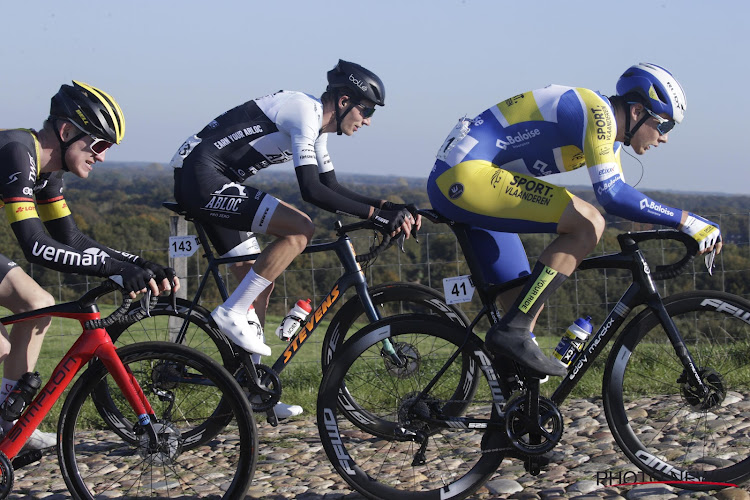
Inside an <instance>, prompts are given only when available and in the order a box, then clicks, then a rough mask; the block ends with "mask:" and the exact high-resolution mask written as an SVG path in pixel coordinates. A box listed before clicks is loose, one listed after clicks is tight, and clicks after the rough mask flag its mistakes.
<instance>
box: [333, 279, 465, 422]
mask: <svg viewBox="0 0 750 500" xmlns="http://www.w3.org/2000/svg"><path fill="white" fill-rule="evenodd" d="M369 293H370V296H371V297H372V300H373V303H374V304H375V305H376V306H377V305H379V304H384V303H389V302H410V303H414V304H418V305H419V306H420V307H423V308H426V309H427V310H429V311H431V312H432V313H434V314H435V316H436V317H441V318H445V319H447V320H449V321H451V322H453V323H455V324H457V325H459V326H462V327H464V328H466V327H468V325H469V320H468V319H467V318H466V315H465V314H464V313H463V311H461V310H460V309H458V308H455V307H451V306H450V305H448V304H446V303H445V298H444V297H443V295H442V294H441V293H440V292H438V291H437V290H435V289H434V288H430V287H427V286H425V285H420V284H418V283H401V282H394V283H384V284H381V285H377V286H375V287H372V288H370V289H369ZM364 315H365V311H364V308H363V306H362V302H361V301H360V300H359V296H354V297H352V298H351V299H349V300H348V301H347V302H346V303H345V304H344V305H343V306H342V307H341V309H339V310H338V311H337V312H336V314H335V316H334V317H333V319H332V320H331V323H330V324H329V326H328V329H327V330H326V336H325V338H324V339H323V350H322V352H321V365H322V367H323V372H325V371H326V369H327V367H328V365H329V363H330V360H331V359H332V358H333V355H334V353H335V352H337V351H338V350H340V349H341V347H342V346H343V345H344V343H345V342H346V340H347V338H351V336H352V334H353V333H354V332H350V331H349V330H350V329H351V327H352V325H353V324H354V322H355V321H357V319H358V318H361V317H363V316H364ZM339 332H344V334H343V335H341V334H339ZM463 359H464V361H465V362H468V360H469V357H468V356H465V357H464V358H463ZM477 382H478V380H477V379H475V378H474V379H472V378H467V377H466V372H464V373H463V374H462V377H461V379H460V380H459V383H458V384H457V387H456V392H455V394H454V397H453V398H452V399H454V400H456V401H466V403H465V404H464V405H460V404H456V405H453V406H452V407H451V413H452V414H453V415H454V416H458V415H460V414H461V413H462V412H463V410H464V408H465V407H466V406H467V405H468V404H469V401H471V399H472V397H473V395H474V392H475V391H476V386H477ZM343 389H344V390H343V391H342V393H341V394H340V395H339V409H340V410H341V411H342V412H344V413H345V414H346V415H347V417H348V418H349V420H350V421H351V422H352V423H354V424H357V425H361V426H362V427H363V428H364V427H367V430H368V431H369V432H372V433H373V434H376V435H378V434H379V431H378V428H379V425H378V424H379V423H380V422H379V419H373V420H372V421H373V422H376V425H369V424H367V421H366V419H362V418H361V416H360V415H361V414H362V413H365V411H364V410H363V409H362V408H361V407H360V405H359V404H358V403H357V401H356V400H355V399H354V398H352V397H351V394H350V393H349V392H348V391H346V390H345V389H346V387H344V388H343Z"/></svg>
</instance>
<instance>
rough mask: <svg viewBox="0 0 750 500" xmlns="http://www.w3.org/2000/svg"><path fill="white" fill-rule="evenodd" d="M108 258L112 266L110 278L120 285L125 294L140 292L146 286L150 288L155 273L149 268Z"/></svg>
mask: <svg viewBox="0 0 750 500" xmlns="http://www.w3.org/2000/svg"><path fill="white" fill-rule="evenodd" d="M108 260H109V262H110V267H111V268H110V271H109V272H110V275H109V279H111V280H112V281H114V282H115V283H117V284H118V285H120V286H121V287H122V291H123V293H125V294H129V293H131V292H135V293H138V292H140V291H141V290H143V289H144V288H148V282H149V280H151V278H153V277H154V273H153V272H151V271H150V270H149V269H144V268H142V267H139V266H136V265H135V264H131V263H130V262H124V261H115V260H113V259H108Z"/></svg>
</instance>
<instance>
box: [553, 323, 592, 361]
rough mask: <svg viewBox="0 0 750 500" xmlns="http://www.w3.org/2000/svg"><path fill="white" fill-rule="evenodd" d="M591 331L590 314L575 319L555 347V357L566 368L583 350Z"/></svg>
mask: <svg viewBox="0 0 750 500" xmlns="http://www.w3.org/2000/svg"><path fill="white" fill-rule="evenodd" d="M591 331H592V327H591V316H586V317H585V318H578V319H577V320H575V322H574V323H573V324H572V325H570V326H569V327H568V330H567V331H566V332H565V335H563V336H562V338H561V339H560V343H559V344H557V347H555V353H554V354H555V359H556V360H558V361H559V362H560V364H562V365H563V366H564V367H566V368H567V367H568V366H570V363H571V362H572V361H573V360H574V359H575V358H576V356H578V354H579V353H580V352H581V351H583V346H584V345H585V344H586V339H587V338H589V335H591Z"/></svg>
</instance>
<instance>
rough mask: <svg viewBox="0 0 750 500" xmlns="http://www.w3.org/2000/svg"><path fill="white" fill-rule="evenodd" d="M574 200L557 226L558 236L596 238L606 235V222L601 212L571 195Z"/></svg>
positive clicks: (597, 239)
mask: <svg viewBox="0 0 750 500" xmlns="http://www.w3.org/2000/svg"><path fill="white" fill-rule="evenodd" d="M571 196H572V199H571V201H570V203H569V204H568V206H567V207H566V208H565V210H564V211H563V214H562V216H561V217H560V221H559V222H558V224H557V233H558V234H586V235H591V236H594V237H595V238H596V241H599V239H600V238H601V237H602V234H604V226H605V221H604V217H603V216H602V214H601V212H599V210H598V209H597V208H596V207H595V206H593V205H592V204H591V203H589V202H587V201H584V200H582V199H581V198H579V197H577V196H575V195H571Z"/></svg>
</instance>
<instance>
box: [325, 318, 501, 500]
mask: <svg viewBox="0 0 750 500" xmlns="http://www.w3.org/2000/svg"><path fill="white" fill-rule="evenodd" d="M386 338H387V339H389V340H390V342H391V343H392V344H393V345H397V346H402V348H403V349H411V347H410V346H419V347H420V351H421V352H423V353H425V354H426V355H424V356H422V357H420V358H419V359H418V360H417V359H415V360H414V361H413V364H412V365H406V366H402V367H398V366H395V365H392V364H389V363H387V362H386V363H384V361H383V356H384V354H383V352H382V344H381V342H382V340H383V339H386ZM458 350H461V353H459V356H458V357H457V358H456V359H454V360H453V361H451V362H450V363H448V360H449V359H450V358H451V355H452V354H454V353H455V352H456V351H458ZM465 354H468V355H469V356H471V359H470V362H468V363H464V359H463V355H465ZM446 363H447V365H446ZM442 368H445V371H444V372H442V375H439V376H438V373H439V372H440V370H441V369H442ZM405 369H408V370H410V373H409V376H403V370H405ZM466 369H468V373H469V377H470V379H471V380H472V383H475V384H476V382H475V381H479V382H478V385H479V387H478V393H477V395H476V396H477V397H475V398H474V399H473V400H471V401H457V400H455V399H454V394H455V388H456V386H457V385H459V384H458V381H459V379H460V378H461V377H463V376H464V375H465V374H466V373H467V372H466ZM488 374H489V376H488ZM488 380H489V381H488ZM344 385H345V388H344ZM428 386H429V389H428ZM493 388H494V389H493ZM426 389H428V390H426ZM342 391H346V392H347V395H348V399H349V400H354V401H356V402H357V404H358V406H357V408H356V410H355V409H353V408H348V409H346V410H342V409H341V408H340V405H339V404H337V401H339V402H340V401H341V400H342V398H341V393H342ZM493 393H494V394H498V393H499V391H498V390H497V383H496V375H495V372H494V369H493V368H492V367H491V366H490V362H489V357H488V356H487V354H486V352H485V351H484V347H483V344H482V341H481V340H480V339H479V338H478V337H476V336H475V335H471V334H468V335H467V332H466V330H465V329H464V328H461V327H459V326H456V325H455V324H453V323H451V322H449V321H446V320H444V319H439V318H435V317H429V316H416V317H414V316H411V315H403V316H394V317H390V318H386V319H384V320H381V321H379V322H377V323H373V324H372V325H369V326H367V327H366V328H364V329H363V330H362V331H360V332H359V333H357V334H356V335H355V336H354V337H352V339H351V340H348V341H347V343H346V344H345V345H344V347H343V348H342V350H341V351H340V354H338V355H337V356H336V358H334V360H333V362H332V363H331V365H330V366H329V369H328V370H327V372H326V374H325V375H324V377H323V382H322V383H321V386H320V392H319V394H318V403H317V407H318V410H317V411H318V414H317V417H318V430H319V431H320V437H321V441H322V443H323V448H324V449H325V452H326V455H327V456H328V458H329V460H330V461H331V463H332V464H333V466H334V468H335V469H336V470H337V472H338V473H339V474H340V475H341V477H342V478H344V480H346V482H347V483H348V484H349V485H350V486H351V487H353V488H354V489H356V490H357V491H359V492H360V493H362V494H363V495H366V496H368V497H370V498H381V499H388V500H393V499H396V498H398V499H420V500H424V499H433V498H434V499H438V498H464V497H466V496H468V495H470V494H471V493H472V492H474V491H476V490H477V489H478V488H479V487H481V486H482V485H483V484H484V482H485V481H486V480H487V479H489V477H490V476H491V475H492V474H493V473H494V471H495V470H496V469H497V467H498V466H499V465H500V463H501V462H502V459H503V453H502V450H501V445H502V444H507V441H506V440H503V438H502V435H503V433H504V425H503V426H501V425H497V426H494V425H493V424H494V423H497V422H498V419H497V418H495V419H491V414H492V402H493V397H492V394H493ZM500 397H501V396H500ZM455 405H458V406H460V407H461V408H463V409H464V414H463V415H462V417H460V418H456V417H452V416H451V415H452V414H454V411H453V410H452V409H451V407H452V406H455ZM350 419H351V420H350ZM491 420H492V423H491Z"/></svg>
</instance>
